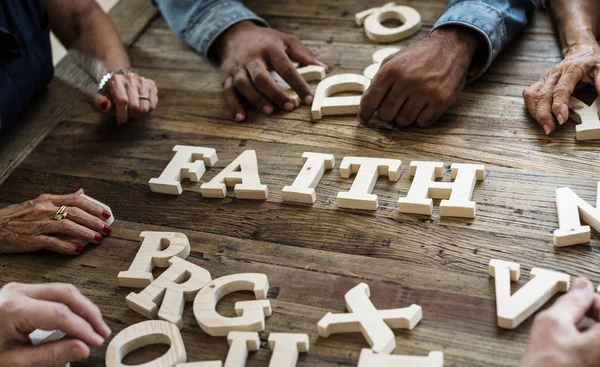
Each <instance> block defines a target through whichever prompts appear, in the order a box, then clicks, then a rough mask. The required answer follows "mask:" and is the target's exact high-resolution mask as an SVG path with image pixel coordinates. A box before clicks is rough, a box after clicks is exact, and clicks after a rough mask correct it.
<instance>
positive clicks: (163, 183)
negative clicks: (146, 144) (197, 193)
mask: <svg viewBox="0 0 600 367" xmlns="http://www.w3.org/2000/svg"><path fill="white" fill-rule="evenodd" d="M173 150H174V151H175V152H177V153H175V156H174V157H173V159H171V162H169V164H168V165H167V167H166V168H165V170H164V171H163V173H161V175H160V177H158V178H152V179H150V182H149V183H150V190H152V191H153V192H160V193H163V194H171V195H181V193H182V192H183V190H182V188H181V180H183V179H184V178H189V179H190V180H191V181H194V182H198V181H200V179H201V178H202V175H204V172H206V167H205V165H206V166H209V167H212V166H213V165H214V164H215V163H217V151H216V150H214V149H212V148H202V147H190V146H185V145H176V146H175V148H173Z"/></svg>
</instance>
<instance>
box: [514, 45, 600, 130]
mask: <svg viewBox="0 0 600 367" xmlns="http://www.w3.org/2000/svg"><path fill="white" fill-rule="evenodd" d="M579 82H582V83H588V84H593V85H595V86H596V90H598V91H599V92H600V46H599V45H598V44H597V43H596V44H593V45H584V46H575V47H572V48H571V49H569V50H568V51H567V52H566V53H565V59H564V60H563V61H562V62H560V63H559V64H558V65H555V66H553V67H552V68H551V69H550V70H548V72H546V74H545V75H544V76H543V77H542V78H541V79H540V80H539V81H538V82H536V83H535V84H534V85H532V86H531V87H528V88H527V89H525V90H524V91H523V98H524V99H525V105H526V106H527V110H528V111H529V113H530V114H531V116H532V117H533V118H534V119H536V120H537V122H538V123H539V124H540V125H542V128H543V129H544V132H545V133H546V135H548V134H550V133H551V132H553V131H554V130H555V129H556V121H558V123H559V124H561V125H562V124H563V123H564V122H565V121H567V120H568V119H569V97H571V94H573V91H574V90H575V87H576V86H577V83H579ZM555 118H556V120H555Z"/></svg>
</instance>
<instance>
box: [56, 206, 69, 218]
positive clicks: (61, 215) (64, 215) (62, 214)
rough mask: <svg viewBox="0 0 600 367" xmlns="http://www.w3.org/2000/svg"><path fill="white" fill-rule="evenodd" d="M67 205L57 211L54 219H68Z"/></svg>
mask: <svg viewBox="0 0 600 367" xmlns="http://www.w3.org/2000/svg"><path fill="white" fill-rule="evenodd" d="M66 210H67V206H66V205H63V206H61V207H60V208H58V210H57V211H56V214H54V219H55V220H63V219H67V215H68V214H67V212H66Z"/></svg>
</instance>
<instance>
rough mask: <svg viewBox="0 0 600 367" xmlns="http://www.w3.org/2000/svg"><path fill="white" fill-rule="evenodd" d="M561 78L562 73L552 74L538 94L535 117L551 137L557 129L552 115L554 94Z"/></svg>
mask: <svg viewBox="0 0 600 367" xmlns="http://www.w3.org/2000/svg"><path fill="white" fill-rule="evenodd" d="M559 78H560V73H558V72H553V73H550V75H549V76H548V77H547V78H546V82H545V83H544V85H543V86H542V87H541V88H540V91H539V92H538V97H537V105H536V110H535V117H536V120H537V121H538V123H539V124H540V125H542V127H543V128H544V132H545V133H546V135H549V134H550V133H552V132H553V131H554V130H555V129H556V123H555V122H554V115H553V114H552V94H553V92H554V88H555V87H556V83H558V79H559Z"/></svg>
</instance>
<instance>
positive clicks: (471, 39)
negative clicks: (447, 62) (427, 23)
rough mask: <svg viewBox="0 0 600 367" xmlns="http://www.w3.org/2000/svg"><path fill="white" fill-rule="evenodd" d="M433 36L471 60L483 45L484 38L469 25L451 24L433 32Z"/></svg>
mask: <svg viewBox="0 0 600 367" xmlns="http://www.w3.org/2000/svg"><path fill="white" fill-rule="evenodd" d="M430 37H431V38H437V39H440V40H442V41H443V44H444V45H445V46H446V47H447V48H450V49H452V50H454V51H455V53H456V54H457V55H464V56H466V57H468V59H469V62H470V61H471V60H472V59H473V57H474V56H475V53H476V52H477V50H478V49H479V48H480V47H481V45H482V43H483V40H482V37H481V35H479V34H478V33H477V32H475V31H473V30H472V29H470V28H468V27H463V26H455V25H449V26H445V27H440V28H437V29H435V30H434V31H433V32H431V35H430Z"/></svg>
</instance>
